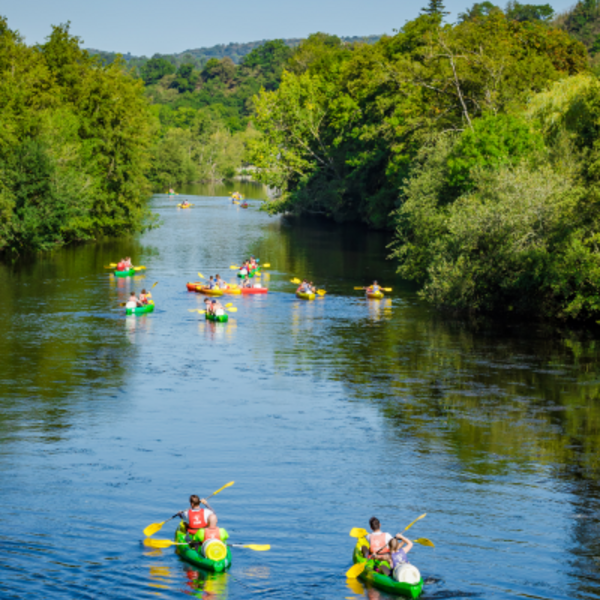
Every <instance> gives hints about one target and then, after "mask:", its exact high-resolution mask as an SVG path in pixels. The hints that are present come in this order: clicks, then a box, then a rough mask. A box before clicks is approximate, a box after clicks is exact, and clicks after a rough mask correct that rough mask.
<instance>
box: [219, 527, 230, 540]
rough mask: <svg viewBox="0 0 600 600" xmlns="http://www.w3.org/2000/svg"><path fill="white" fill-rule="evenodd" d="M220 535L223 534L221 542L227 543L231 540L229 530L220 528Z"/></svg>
mask: <svg viewBox="0 0 600 600" xmlns="http://www.w3.org/2000/svg"><path fill="white" fill-rule="evenodd" d="M219 533H220V534H221V541H222V542H226V541H227V540H228V539H229V534H228V533H227V529H223V528H222V527H220V528H219Z"/></svg>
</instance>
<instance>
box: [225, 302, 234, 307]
mask: <svg viewBox="0 0 600 600" xmlns="http://www.w3.org/2000/svg"><path fill="white" fill-rule="evenodd" d="M230 306H233V302H228V303H227V304H226V305H225V308H229V307H230Z"/></svg>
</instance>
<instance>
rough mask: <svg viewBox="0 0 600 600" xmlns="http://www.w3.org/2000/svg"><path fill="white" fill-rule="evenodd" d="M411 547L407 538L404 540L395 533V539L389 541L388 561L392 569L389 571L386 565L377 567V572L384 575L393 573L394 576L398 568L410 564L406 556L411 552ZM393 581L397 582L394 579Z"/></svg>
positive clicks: (400, 535)
mask: <svg viewBox="0 0 600 600" xmlns="http://www.w3.org/2000/svg"><path fill="white" fill-rule="evenodd" d="M412 547H413V543H412V542H411V541H410V540H409V539H408V538H405V537H404V536H403V535H402V534H401V533H397V534H396V537H394V538H392V539H391V540H390V541H389V549H390V559H388V560H390V561H391V565H392V568H391V569H390V568H389V567H388V566H386V565H379V569H378V570H379V571H380V572H381V573H383V574H385V575H391V574H392V571H393V572H394V575H395V574H396V572H397V569H398V568H399V567H401V566H402V565H408V564H410V563H409V562H408V558H407V556H406V555H407V554H408V553H409V552H410V551H411V549H412ZM394 579H396V580H397V578H396V577H394Z"/></svg>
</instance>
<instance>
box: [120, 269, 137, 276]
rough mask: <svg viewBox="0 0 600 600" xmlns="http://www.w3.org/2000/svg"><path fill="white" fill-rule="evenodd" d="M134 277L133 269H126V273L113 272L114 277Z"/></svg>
mask: <svg viewBox="0 0 600 600" xmlns="http://www.w3.org/2000/svg"><path fill="white" fill-rule="evenodd" d="M134 275H135V269H128V270H127V271H115V277H133V276H134Z"/></svg>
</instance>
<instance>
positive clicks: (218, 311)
mask: <svg viewBox="0 0 600 600" xmlns="http://www.w3.org/2000/svg"><path fill="white" fill-rule="evenodd" d="M212 313H213V315H215V316H217V317H220V316H222V315H224V314H225V307H224V306H223V305H222V304H221V303H220V302H219V301H218V300H213V301H212Z"/></svg>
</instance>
